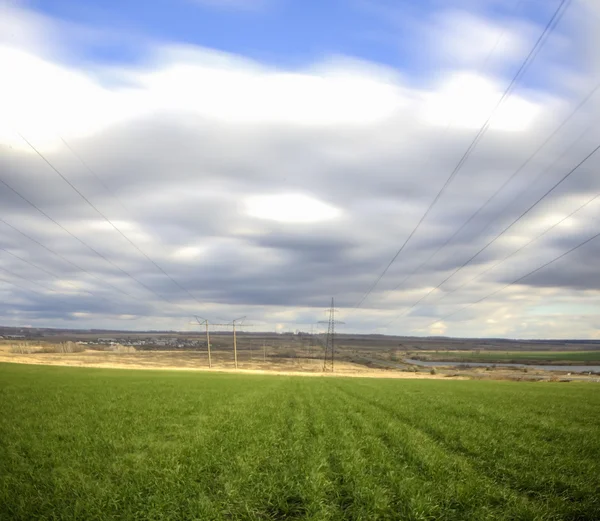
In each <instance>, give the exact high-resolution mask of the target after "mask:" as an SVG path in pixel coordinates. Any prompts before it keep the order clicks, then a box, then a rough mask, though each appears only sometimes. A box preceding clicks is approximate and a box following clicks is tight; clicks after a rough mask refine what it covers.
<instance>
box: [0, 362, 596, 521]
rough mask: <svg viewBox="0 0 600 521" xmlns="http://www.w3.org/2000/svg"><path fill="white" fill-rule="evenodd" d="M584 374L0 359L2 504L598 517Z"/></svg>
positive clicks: (86, 509) (61, 513)
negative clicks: (448, 375)
mask: <svg viewBox="0 0 600 521" xmlns="http://www.w3.org/2000/svg"><path fill="white" fill-rule="evenodd" d="M599 391H600V388H599V387H598V386H597V385H595V384H585V383H555V384H552V383H525V382H487V381H444V380H441V381H440V380H377V379H357V378H354V379H350V378H349V379H343V378H306V377H305V378H302V377H275V376H242V375H232V374H206V373H193V372H176V371H172V372H168V371H164V372H161V371H131V370H108V369H83V368H57V367H43V366H21V365H16V364H15V365H12V364H0V410H1V411H2V414H1V415H0V519H2V520H4V519H6V520H8V519H10V520H21V519H22V520H25V519H83V520H86V521H91V520H96V519H116V518H118V519H127V520H130V519H131V520H134V519H136V520H137V519H139V520H142V519H143V520H158V519H182V520H192V519H198V520H233V519H314V520H352V519H355V520H358V519H362V520H375V519H382V520H383V519H386V520H393V519H402V520H434V519H435V520H461V521H464V520H471V519H472V520H478V521H481V520H486V519H490V520H491V519H494V520H497V519H498V520H500V519H504V520H509V519H510V520H516V519H519V520H521V519H523V520H536V521H541V520H587V519H589V520H592V519H600V436H599V435H600V392H599Z"/></svg>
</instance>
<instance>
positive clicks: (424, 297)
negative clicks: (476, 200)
mask: <svg viewBox="0 0 600 521" xmlns="http://www.w3.org/2000/svg"><path fill="white" fill-rule="evenodd" d="M589 128H590V127H588V128H586V129H585V130H584V131H583V132H582V133H581V134H580V135H579V136H578V137H577V138H576V139H575V140H574V141H573V142H572V143H571V144H570V145H569V146H568V147H567V148H566V149H565V150H563V152H562V154H561V155H560V156H559V157H557V158H556V159H555V160H554V161H553V162H552V163H551V164H550V165H548V166H547V167H546V168H545V169H544V170H542V171H541V172H540V173H539V174H538V175H537V176H536V177H535V178H534V179H533V181H532V182H531V183H530V184H529V186H528V187H527V188H526V189H525V190H524V191H523V192H522V193H521V196H522V195H523V194H525V193H526V192H527V190H528V189H529V188H531V187H532V186H533V185H534V184H535V183H536V182H537V181H538V180H539V179H540V177H542V176H543V175H544V174H545V173H547V172H548V171H549V170H550V169H551V168H552V167H554V166H555V165H556V164H557V163H558V162H560V161H561V160H562V159H563V157H564V156H566V155H567V154H568V153H569V152H570V151H571V148H573V146H575V145H576V144H577V143H578V142H579V141H580V140H581V139H582V138H583V136H584V135H585V134H586V133H587V132H588V130H589ZM571 173H572V172H571ZM568 175H570V174H568ZM564 179H566V178H563V179H562V180H561V181H559V183H558V184H557V185H556V186H558V185H559V184H560V183H561V182H562V181H564ZM556 186H554V187H553V188H552V189H551V190H550V192H551V191H552V190H553V189H554V188H556ZM548 193H549V192H548ZM546 195H548V194H546ZM544 197H545V196H542V198H541V199H543V198H544ZM541 199H540V200H538V201H537V202H536V203H534V205H533V206H535V205H536V204H537V203H539V202H540V201H541ZM506 208H507V207H506V206H505V207H504V210H506ZM530 209H532V208H529V210H530ZM529 210H527V211H526V212H525V213H524V214H522V215H521V217H523V216H524V215H525V214H526V213H527V212H528V211H529ZM502 213H504V211H503V212H502ZM518 220H519V218H518V219H517V220H516V221H518ZM516 221H513V223H511V225H510V226H508V227H507V228H506V229H505V230H504V231H506V230H508V228H510V227H511V226H512V225H513V224H515V223H516ZM493 222H495V219H492V221H490V222H489V223H488V224H487V225H486V226H485V228H484V229H483V231H482V232H481V233H482V234H483V233H485V231H486V230H487V229H488V228H489V227H490V225H491V224H492V223H493ZM504 231H503V232H501V234H500V235H502V233H504ZM498 238H499V236H497V237H495V238H494V239H493V240H492V241H491V242H490V243H489V244H487V245H486V246H484V248H482V249H481V250H480V251H479V252H477V253H476V254H475V255H474V256H473V257H471V259H469V260H468V261H467V262H466V263H465V264H463V265H462V266H459V267H458V268H457V269H456V270H455V271H454V272H453V273H451V274H450V275H449V276H448V277H446V278H445V279H444V280H442V282H440V283H439V284H438V285H437V286H435V287H433V288H431V289H430V290H429V291H428V292H427V293H426V294H425V295H423V296H422V297H420V298H419V299H418V300H417V301H416V302H414V303H413V304H412V305H411V306H409V307H408V308H407V309H406V310H405V311H404V312H403V313H401V314H400V315H399V316H397V317H396V318H394V319H393V320H391V321H390V323H389V324H391V323H393V322H395V321H396V320H397V319H399V318H401V317H403V316H405V315H406V314H408V313H409V312H410V311H411V310H413V309H414V308H415V307H417V306H418V305H419V304H420V303H421V302H423V300H425V299H426V298H427V297H429V295H431V294H432V293H433V292H435V291H437V290H438V289H440V287H441V286H442V285H443V284H445V283H446V282H447V281H448V280H449V279H450V278H452V277H453V276H454V275H455V274H456V273H458V272H459V271H460V270H461V269H462V268H463V267H465V266H466V265H467V264H468V263H469V262H470V261H471V260H473V259H474V258H475V257H477V255H479V253H481V252H482V251H484V250H485V249H486V248H487V247H488V246H489V245H491V244H492V243H493V242H494V241H495V240H496V239H498ZM389 324H388V325H389ZM386 327H387V326H386Z"/></svg>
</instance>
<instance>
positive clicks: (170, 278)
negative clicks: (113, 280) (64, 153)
mask: <svg viewBox="0 0 600 521" xmlns="http://www.w3.org/2000/svg"><path fill="white" fill-rule="evenodd" d="M17 134H18V135H19V136H20V137H21V139H23V141H25V143H27V144H28V145H29V146H30V147H31V149H32V150H33V151H34V152H35V153H36V154H37V155H38V156H39V157H40V158H41V159H42V160H43V161H44V162H45V163H46V164H47V165H48V166H49V167H50V168H51V169H52V170H53V171H54V172H55V173H56V174H57V175H58V176H59V177H60V178H61V179H62V180H63V181H64V182H65V183H67V184H68V185H69V186H70V187H71V188H72V189H73V191H75V193H76V194H77V195H79V197H81V198H82V199H83V200H84V201H85V203H86V204H87V205H88V206H90V207H91V208H92V209H93V210H94V211H95V212H96V213H97V214H98V215H99V216H100V217H102V218H103V219H104V220H105V221H106V222H107V223H108V224H109V225H110V226H111V227H112V228H113V229H114V230H115V231H116V232H117V233H119V235H121V237H123V238H124V239H125V240H126V241H127V242H128V243H129V244H131V246H133V247H134V248H135V249H136V250H137V251H138V252H139V253H140V254H142V255H143V256H144V257H145V258H146V259H147V260H148V261H149V262H150V263H151V264H152V265H153V266H154V267H155V268H156V269H158V270H159V271H160V272H161V273H162V274H163V275H165V276H166V277H167V278H168V279H169V280H170V281H171V282H172V283H173V284H175V285H176V286H177V287H178V288H179V289H181V290H182V291H184V292H185V293H187V294H188V295H189V296H190V297H191V298H192V299H194V300H195V301H196V302H197V303H198V304H202V303H201V302H200V301H199V300H198V299H197V298H196V297H195V296H194V295H192V293H190V291H189V290H188V289H187V288H184V287H183V286H182V285H181V284H179V282H177V281H176V280H175V279H174V278H173V277H171V275H169V274H168V273H167V272H166V271H165V270H164V269H163V268H162V267H161V266H159V265H158V264H157V263H156V262H155V261H154V260H153V259H152V258H150V256H148V255H147V254H146V252H144V251H143V250H142V249H141V248H140V247H139V246H138V245H137V244H135V243H134V242H133V241H132V240H131V239H130V238H129V237H128V236H127V235H126V234H125V233H123V231H122V230H121V229H120V228H119V227H118V226H117V225H115V223H113V222H112V221H111V220H110V219H109V218H108V217H107V216H106V215H105V214H104V213H102V212H101V211H100V210H99V209H98V207H97V206H96V205H94V203H92V202H91V201H90V200H89V199H88V198H87V197H86V196H85V195H84V194H83V193H82V192H81V191H80V190H79V189H78V188H77V187H76V186H75V185H74V184H73V183H71V181H69V179H68V178H67V177H66V176H65V175H64V174H63V173H62V172H61V171H60V170H59V169H58V168H56V167H55V166H54V165H53V164H52V163H51V162H50V161H49V160H48V159H47V158H46V156H44V154H42V153H41V152H40V151H39V150H38V149H37V148H36V147H35V146H34V145H33V144H32V143H31V142H30V141H29V140H28V139H27V138H26V137H25V136H24V135H23V134H21V133H20V132H18V131H17ZM61 139H62V138H61ZM62 141H63V143H65V144H66V145H67V147H68V148H69V150H70V151H71V152H73V154H74V155H75V157H77V158H78V159H79V160H80V161H81V162H82V164H83V165H84V166H85V167H86V168H87V169H88V170H89V171H90V172H93V170H92V169H91V168H90V167H89V166H88V165H87V163H85V161H83V160H82V159H81V157H80V156H79V155H78V154H76V153H75V152H74V150H73V149H72V148H71V147H70V146H69V145H68V144H67V142H66V141H65V140H64V139H62ZM94 175H95V177H96V178H97V179H99V178H98V176H97V175H96V174H94ZM103 185H104V184H103ZM107 189H108V188H107ZM161 298H162V297H161ZM165 300H166V299H165Z"/></svg>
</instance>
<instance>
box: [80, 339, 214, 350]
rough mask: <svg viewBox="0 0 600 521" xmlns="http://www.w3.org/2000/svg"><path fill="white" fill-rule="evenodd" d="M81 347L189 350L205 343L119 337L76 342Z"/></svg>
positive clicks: (199, 341)
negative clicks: (118, 346) (120, 346)
mask: <svg viewBox="0 0 600 521" xmlns="http://www.w3.org/2000/svg"><path fill="white" fill-rule="evenodd" d="M77 343H78V344H82V345H89V346H90V347H93V346H115V345H122V346H131V347H135V348H137V349H139V348H141V349H144V348H146V349H157V348H168V349H186V348H188V349H190V348H199V347H206V341H202V340H197V339H193V338H173V337H162V338H161V337H147V338H135V339H132V338H119V337H115V338H112V337H101V338H97V339H96V340H88V341H87V342H77ZM211 344H212V342H211Z"/></svg>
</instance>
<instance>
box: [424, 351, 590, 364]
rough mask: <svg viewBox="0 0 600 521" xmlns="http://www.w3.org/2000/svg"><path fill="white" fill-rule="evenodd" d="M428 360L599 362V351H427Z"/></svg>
mask: <svg viewBox="0 0 600 521" xmlns="http://www.w3.org/2000/svg"><path fill="white" fill-rule="evenodd" d="M423 355H426V357H427V359H429V360H442V361H443V360H451V361H459V362H499V363H500V362H519V363H524V362H531V363H538V364H539V363H543V362H548V363H561V362H567V363H576V364H600V351H483V352H480V353H477V352H475V351H447V352H445V351H439V352H435V351H429V352H426V353H425V352H424V353H423Z"/></svg>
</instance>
